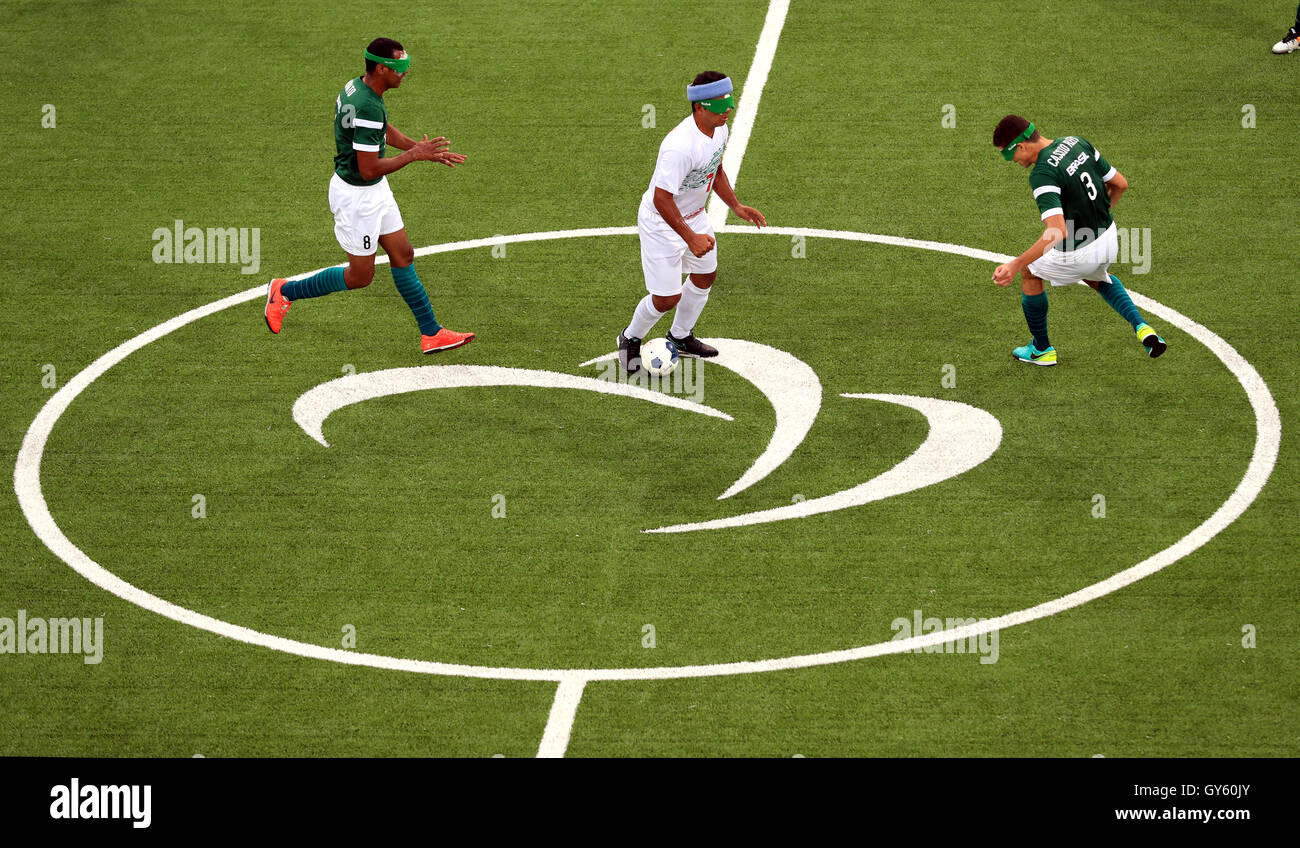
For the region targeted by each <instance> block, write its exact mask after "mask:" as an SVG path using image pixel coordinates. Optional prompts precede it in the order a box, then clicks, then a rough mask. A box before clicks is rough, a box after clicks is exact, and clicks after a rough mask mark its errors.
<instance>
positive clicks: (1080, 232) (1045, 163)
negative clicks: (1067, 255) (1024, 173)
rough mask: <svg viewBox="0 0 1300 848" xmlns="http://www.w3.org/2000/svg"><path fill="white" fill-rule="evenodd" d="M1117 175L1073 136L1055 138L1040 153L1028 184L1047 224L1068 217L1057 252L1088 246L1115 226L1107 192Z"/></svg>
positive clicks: (1107, 163) (1095, 152)
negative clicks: (1055, 218)
mask: <svg viewBox="0 0 1300 848" xmlns="http://www.w3.org/2000/svg"><path fill="white" fill-rule="evenodd" d="M1114 176H1115V169H1114V168H1112V167H1111V165H1110V163H1109V162H1107V161H1106V160H1105V159H1103V158H1102V155H1101V154H1100V153H1098V152H1097V148H1095V147H1093V146H1092V145H1091V144H1089V143H1088V142H1087V141H1085V140H1084V139H1082V138H1077V137H1075V136H1072V135H1069V136H1066V137H1065V138H1058V139H1054V140H1053V141H1052V143H1051V144H1050V145H1048V146H1047V147H1044V148H1043V151H1042V152H1041V153H1039V154H1038V163H1037V164H1036V165H1034V167H1033V170H1031V171H1030V172H1029V185H1030V187H1031V188H1033V190H1034V200H1035V201H1037V202H1038V212H1039V214H1040V215H1041V217H1042V219H1043V220H1044V221H1046V220H1047V219H1048V218H1050V217H1052V216H1053V215H1063V216H1064V217H1065V227H1066V236H1065V240H1064V241H1062V242H1061V243H1060V245H1059V246H1058V247H1057V249H1058V250H1063V251H1066V252H1069V251H1071V250H1074V249H1075V247H1085V246H1087V245H1088V244H1091V243H1092V242H1094V241H1096V240H1097V239H1098V238H1099V237H1100V236H1101V234H1102V233H1104V232H1106V230H1108V229H1110V227H1111V225H1112V224H1113V223H1115V221H1114V219H1113V218H1111V216H1110V195H1109V194H1107V193H1106V181H1107V180H1109V179H1112V178H1114Z"/></svg>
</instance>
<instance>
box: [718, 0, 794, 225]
mask: <svg viewBox="0 0 1300 848" xmlns="http://www.w3.org/2000/svg"><path fill="white" fill-rule="evenodd" d="M789 11H790V0H772V2H771V3H770V4H768V7H767V18H766V19H765V20H764V21H763V32H762V33H761V34H760V35H759V36H758V47H757V48H756V49H755V50H754V62H753V64H751V65H750V66H749V73H748V74H747V75H746V76H745V86H744V88H742V89H741V91H740V93H741V96H742V97H743V98H744V99H743V100H737V101H736V121H735V125H734V126H733V127H732V128H731V129H732V132H731V137H730V139H728V141H727V152H726V153H725V154H724V155H723V157H722V170H723V171H725V172H726V174H727V178H728V179H729V180H731V187H732V188H733V189H734V188H735V187H736V185H737V183H739V181H740V165H741V163H742V162H744V161H745V148H746V147H748V146H749V137H750V136H751V135H752V134H753V133H754V118H755V117H757V115H758V104H759V102H760V101H761V100H762V99H763V87H764V86H766V85H767V75H768V74H769V73H770V72H771V70H772V59H773V58H774V57H775V56H776V45H777V42H778V41H780V40H781V30H782V29H783V28H784V27H785V15H786V13H787V12H789ZM726 222H727V204H725V203H723V202H722V198H720V197H718V195H717V194H716V193H715V194H714V195H713V197H711V198H709V223H711V224H713V229H715V230H718V229H721V228H722V225H723V224H725V223H726Z"/></svg>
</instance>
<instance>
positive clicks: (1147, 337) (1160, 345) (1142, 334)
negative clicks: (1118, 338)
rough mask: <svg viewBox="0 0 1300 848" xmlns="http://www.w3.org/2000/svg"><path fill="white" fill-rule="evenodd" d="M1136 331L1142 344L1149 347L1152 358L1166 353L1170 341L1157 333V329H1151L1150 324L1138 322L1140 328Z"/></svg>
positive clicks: (1148, 353) (1148, 352)
mask: <svg viewBox="0 0 1300 848" xmlns="http://www.w3.org/2000/svg"><path fill="white" fill-rule="evenodd" d="M1134 332H1135V333H1136V334H1137V337H1138V341H1140V342H1142V346H1143V347H1144V348H1146V349H1147V356H1149V357H1151V358H1152V359H1155V358H1156V357H1157V356H1159V355H1160V354H1162V353H1164V352H1165V350H1166V349H1167V348H1168V347H1169V345H1168V343H1166V342H1165V340H1164V339H1162V338H1160V337H1159V336H1158V335H1156V331H1155V330H1153V329H1151V325H1150V324H1138V328H1137V330H1135V331H1134Z"/></svg>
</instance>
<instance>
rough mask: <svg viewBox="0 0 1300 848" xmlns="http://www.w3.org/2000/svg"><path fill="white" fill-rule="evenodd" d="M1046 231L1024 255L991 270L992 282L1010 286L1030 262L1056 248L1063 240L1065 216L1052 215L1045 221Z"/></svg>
mask: <svg viewBox="0 0 1300 848" xmlns="http://www.w3.org/2000/svg"><path fill="white" fill-rule="evenodd" d="M1046 223H1047V229H1046V230H1044V231H1043V234H1042V235H1041V236H1039V238H1038V240H1037V241H1035V242H1034V243H1033V244H1032V245H1030V247H1029V249H1028V250H1026V251H1025V252H1024V253H1022V254H1020V255H1019V256H1017V257H1016V258H1015V259H1012V260H1011V261H1010V262H1008V263H1006V264H1005V265H999V266H998V267H997V268H995V269H994V270H993V282H995V283H997V284H998V285H1000V286H1006V285H1010V283H1011V281H1012V280H1014V279H1015V278H1016V274H1019V273H1020V272H1021V271H1023V270H1025V269H1026V268H1028V267H1029V264H1030V263H1031V262H1034V261H1037V260H1038V259H1039V258H1040V257H1041V256H1042V255H1043V254H1044V253H1046V252H1047V251H1049V250H1051V249H1052V248H1053V247H1056V245H1057V244H1058V243H1060V241H1061V239H1063V238H1065V216H1064V215H1053V216H1052V217H1050V218H1048V219H1047V222H1046Z"/></svg>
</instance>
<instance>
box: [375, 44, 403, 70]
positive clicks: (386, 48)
mask: <svg viewBox="0 0 1300 848" xmlns="http://www.w3.org/2000/svg"><path fill="white" fill-rule="evenodd" d="M405 49H406V48H405V47H403V46H402V45H401V43H400V42H397V41H394V40H393V39H391V38H376V39H375V40H374V41H372V42H370V43H369V44H368V45H366V52H367V53H370V54H371V55H372V56H383V57H384V58H385V59H396V58H397V54H398V52H399V51H402V50H405ZM378 64H379V63H378V62H376V61H374V60H373V59H367V60H366V73H368V74H369V73H372V72H373V71H374V70H375V66H376V65H378Z"/></svg>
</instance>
